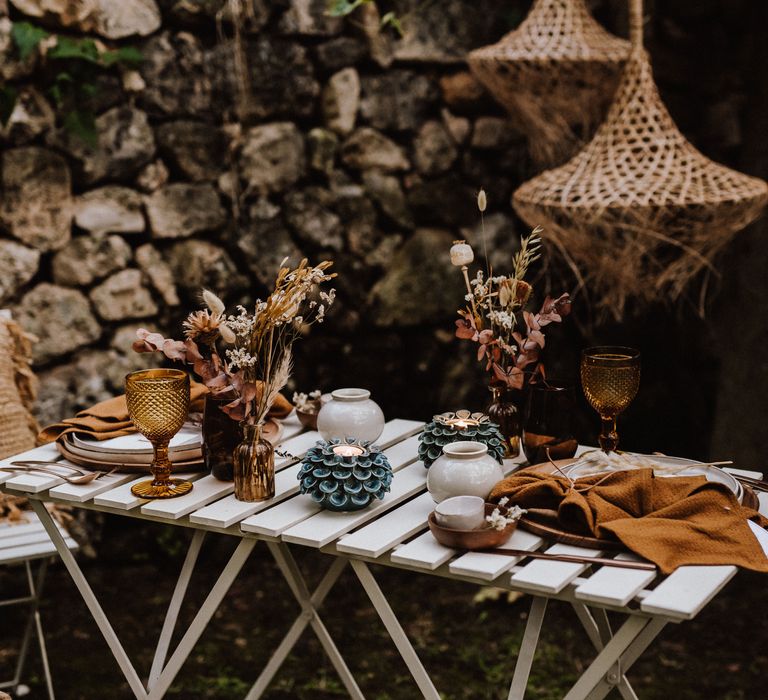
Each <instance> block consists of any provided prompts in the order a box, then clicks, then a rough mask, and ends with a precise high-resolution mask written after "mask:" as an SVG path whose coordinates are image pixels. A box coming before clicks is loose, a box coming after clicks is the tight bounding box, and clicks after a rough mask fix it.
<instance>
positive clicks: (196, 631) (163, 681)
mask: <svg viewBox="0 0 768 700" xmlns="http://www.w3.org/2000/svg"><path fill="white" fill-rule="evenodd" d="M256 542H257V540H255V539H242V540H240V542H239V544H238V545H237V548H236V549H235V551H234V553H233V554H232V556H231V557H230V558H229V561H228V562H227V565H226V566H225V567H224V570H223V571H222V572H221V574H220V575H219V578H218V579H217V580H216V583H215V584H214V585H213V588H211V592H210V593H209V594H208V596H207V597H206V599H205V602H204V603H203V604H202V606H201V607H200V610H198V611H197V615H195V618H194V619H193V620H192V623H191V624H190V626H189V628H188V629H187V631H186V632H185V633H184V636H183V637H182V638H181V641H180V642H179V645H178V646H177V647H176V650H175V651H174V652H173V654H172V655H171V658H170V659H169V660H168V663H167V665H166V666H165V668H164V669H163V671H162V672H161V673H160V676H159V677H158V678H157V681H156V683H155V685H154V686H153V687H152V689H151V690H150V691H149V695H148V698H149V700H159V699H160V698H162V697H163V696H164V695H165V693H166V691H167V690H168V688H169V687H170V685H171V683H173V680H174V678H176V675H177V674H178V672H179V671H180V670H181V667H182V666H183V665H184V662H185V661H186V660H187V657H188V656H189V654H190V653H191V651H192V648H193V647H194V646H195V644H196V643H197V640H198V639H200V636H201V635H202V634H203V631H204V630H205V628H206V627H207V626H208V623H209V622H210V620H211V618H212V617H213V615H214V613H215V612H216V610H217V609H218V607H219V605H220V604H221V601H222V600H223V599H224V596H225V595H226V594H227V591H229V589H230V587H231V586H232V584H233V583H234V580H235V579H236V578H237V575H238V574H239V573H240V570H241V569H242V568H243V565H244V564H245V562H246V561H247V560H248V557H249V556H250V554H251V552H252V551H253V548H254V547H255V546H256Z"/></svg>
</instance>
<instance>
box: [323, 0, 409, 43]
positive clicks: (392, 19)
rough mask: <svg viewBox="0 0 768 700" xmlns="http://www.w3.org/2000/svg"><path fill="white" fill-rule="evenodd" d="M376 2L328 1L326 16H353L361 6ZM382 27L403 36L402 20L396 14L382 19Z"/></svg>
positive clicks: (354, 0) (371, 0) (366, 0)
mask: <svg viewBox="0 0 768 700" xmlns="http://www.w3.org/2000/svg"><path fill="white" fill-rule="evenodd" d="M375 2H376V0H328V10H327V12H326V14H327V15H328V16H329V17H346V16H347V15H350V14H352V13H353V12H354V11H355V10H356V9H357V8H358V7H360V6H361V5H367V4H370V3H375ZM381 26H382V27H385V28H386V27H389V28H390V29H392V30H393V31H395V32H397V34H399V35H400V36H403V25H402V23H401V21H400V18H399V17H398V16H397V15H396V14H395V13H394V12H387V13H385V14H384V16H383V17H382V18H381Z"/></svg>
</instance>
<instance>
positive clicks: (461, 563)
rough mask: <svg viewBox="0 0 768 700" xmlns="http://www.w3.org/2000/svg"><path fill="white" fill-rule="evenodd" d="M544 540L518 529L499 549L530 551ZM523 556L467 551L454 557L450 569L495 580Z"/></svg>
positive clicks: (453, 572)
mask: <svg viewBox="0 0 768 700" xmlns="http://www.w3.org/2000/svg"><path fill="white" fill-rule="evenodd" d="M543 544H544V540H543V539H542V538H541V537H539V536H538V535H533V534H531V533H530V532H526V531H525V530H520V529H517V530H515V531H514V532H513V533H512V537H510V538H509V540H507V542H506V543H505V544H503V545H501V547H499V549H524V550H526V551H528V552H532V551H535V550H537V549H539V547H541V546H542V545H543ZM521 559H522V557H510V556H508V555H506V554H502V555H499V554H491V553H486V552H467V553H466V554H464V555H462V556H460V557H458V558H457V559H454V560H453V561H452V562H451V563H450V565H449V567H448V569H449V570H450V572H451V573H452V574H459V575H461V576H472V577H473V578H478V579H481V580H483V581H493V580H494V579H495V578H498V577H499V576H501V574H503V573H504V572H505V571H509V570H510V569H511V568H512V567H513V566H514V565H515V564H517V563H518V562H519V561H520V560H521Z"/></svg>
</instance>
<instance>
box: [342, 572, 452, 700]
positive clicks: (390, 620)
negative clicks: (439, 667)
mask: <svg viewBox="0 0 768 700" xmlns="http://www.w3.org/2000/svg"><path fill="white" fill-rule="evenodd" d="M350 564H351V565H352V568H353V569H354V571H355V573H356V574H357V578H358V579H360V583H361V584H362V586H363V588H364V589H365V592H366V593H367V594H368V598H369V600H370V601H371V603H372V604H373V607H374V608H375V609H376V612H377V613H378V614H379V617H380V618H381V621H382V622H383V623H384V626H385V627H386V628H387V632H389V636H390V637H391V638H392V641H393V642H394V643H395V646H396V647H397V650H398V651H399V652H400V656H402V657H403V661H405V664H406V666H408V670H409V671H410V672H411V676H413V680H414V681H416V685H418V686H419V690H421V693H422V695H423V696H424V697H425V698H427V699H428V700H440V694H439V693H438V692H437V689H436V688H435V686H434V684H433V683H432V679H431V678H430V677H429V674H428V673H427V671H426V669H425V668H424V665H423V664H422V663H421V659H419V657H418V655H417V654H416V650H415V649H414V648H413V645H412V644H411V642H410V640H409V639H408V637H407V635H406V634H405V631H404V630H403V628H402V627H401V625H400V623H399V622H398V620H397V617H395V613H394V611H393V610H392V608H391V606H390V605H389V602H388V601H387V599H386V597H385V596H384V593H383V592H382V590H381V588H379V584H378V583H376V579H375V578H374V577H373V574H372V573H371V572H370V570H369V569H368V567H367V566H366V564H365V562H362V561H359V560H357V559H351V560H350Z"/></svg>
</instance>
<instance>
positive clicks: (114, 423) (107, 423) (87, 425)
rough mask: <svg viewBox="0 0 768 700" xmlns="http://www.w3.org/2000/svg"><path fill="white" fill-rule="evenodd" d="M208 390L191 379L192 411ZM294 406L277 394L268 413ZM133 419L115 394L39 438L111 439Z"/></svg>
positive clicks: (130, 426)
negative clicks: (79, 435) (78, 435)
mask: <svg viewBox="0 0 768 700" xmlns="http://www.w3.org/2000/svg"><path fill="white" fill-rule="evenodd" d="M207 393H208V389H207V388H206V387H205V385H203V384H200V383H198V382H195V381H192V383H191V384H190V390H189V394H190V406H189V410H190V411H193V412H195V411H202V410H203V403H204V399H205V395H206V394H207ZM292 409H293V406H292V405H291V403H290V402H289V401H288V399H286V398H285V397H283V396H282V395H279V394H278V397H277V400H276V401H275V403H274V404H273V405H272V408H271V409H270V411H269V414H268V416H269V417H270V418H285V417H286V416H287V415H288V414H289V413H290V412H291V410H292ZM135 432H136V428H135V427H134V425H133V423H132V422H131V419H130V418H129V417H128V406H127V405H126V403H125V395H124V394H121V395H120V396H115V397H114V398H112V399H107V400H106V401H102V402H100V403H97V404H95V405H94V406H91V407H90V408H86V409H84V410H82V411H80V412H79V413H78V414H77V415H76V416H75V417H74V418H66V419H65V420H63V421H61V422H60V423H54V424H53V425H49V426H48V427H47V428H44V429H43V430H42V431H40V434H39V435H38V436H37V439H38V441H39V442H40V443H46V442H53V441H54V440H58V439H59V438H61V437H62V436H63V435H66V434H67V433H82V434H85V435H88V436H89V437H92V438H94V439H96V440H108V439H109V438H114V437H119V436H120V435H129V434H131V433H135Z"/></svg>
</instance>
